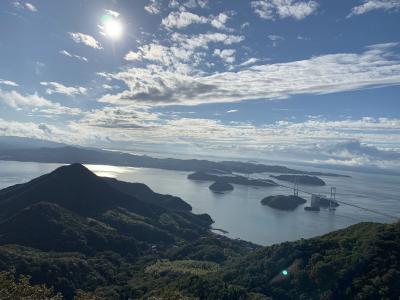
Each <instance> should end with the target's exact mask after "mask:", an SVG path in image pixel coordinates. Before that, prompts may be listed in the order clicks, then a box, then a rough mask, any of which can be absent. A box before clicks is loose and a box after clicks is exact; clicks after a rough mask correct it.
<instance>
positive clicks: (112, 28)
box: [102, 15, 123, 39]
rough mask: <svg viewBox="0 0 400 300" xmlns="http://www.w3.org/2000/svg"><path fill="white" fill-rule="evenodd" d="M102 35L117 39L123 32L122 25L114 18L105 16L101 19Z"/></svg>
mask: <svg viewBox="0 0 400 300" xmlns="http://www.w3.org/2000/svg"><path fill="white" fill-rule="evenodd" d="M102 23H103V26H102V29H103V34H104V35H105V36H107V37H109V38H111V39H119V38H120V37H121V35H122V32H123V26H122V23H121V22H120V21H119V20H117V19H116V18H114V17H112V16H109V15H106V16H104V17H103V18H102Z"/></svg>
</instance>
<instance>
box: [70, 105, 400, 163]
mask: <svg viewBox="0 0 400 300" xmlns="http://www.w3.org/2000/svg"><path fill="white" fill-rule="evenodd" d="M235 111H236V110H231V111H228V112H230V113H233V112H235ZM73 127H74V128H76V130H77V131H79V132H86V134H89V133H90V134H91V135H98V136H99V135H103V138H105V136H109V137H111V139H112V141H113V144H114V146H115V145H119V144H121V143H125V144H127V145H129V144H130V143H134V145H135V147H137V146H138V145H140V144H148V143H149V141H151V142H150V143H153V144H162V145H163V146H166V145H172V146H175V147H177V146H187V147H188V149H191V153H192V154H193V150H194V149H198V150H201V151H202V152H209V151H212V153H213V154H215V155H218V154H219V155H226V153H229V154H230V155H238V156H244V155H248V156H253V157H254V156H258V157H265V155H267V156H268V157H269V158H271V159H279V158H281V159H282V157H291V158H292V160H297V161H299V160H305V161H310V162H317V161H318V162H319V163H330V162H331V161H333V160H337V161H340V162H341V163H342V164H350V163H353V164H355V163H357V164H359V165H361V164H369V165H374V166H379V167H391V168H393V169H395V168H398V167H399V166H400V163H399V157H400V144H399V135H400V133H399V131H398V129H399V128H400V120H399V119H385V118H380V119H373V118H362V119H359V120H334V121H329V120H323V119H312V120H308V121H304V122H299V123H294V122H287V121H279V122H275V123H270V124H264V125H260V126H255V125H252V124H249V123H240V122H230V123H222V122H221V121H218V120H212V119H198V118H196V119H192V118H179V117H177V115H176V114H175V118H173V119H169V120H164V119H163V118H161V116H160V115H159V114H155V113H151V112H147V111H143V110H138V109H137V108H135V107H127V109H125V108H124V109H116V108H106V109H103V110H95V111H92V112H90V113H88V114H87V115H86V116H85V118H84V119H83V120H81V121H80V122H74V123H73ZM182 128H185V130H182ZM199 148H201V149H199Z"/></svg>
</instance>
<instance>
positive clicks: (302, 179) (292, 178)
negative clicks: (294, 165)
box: [270, 175, 326, 186]
mask: <svg viewBox="0 0 400 300" xmlns="http://www.w3.org/2000/svg"><path fill="white" fill-rule="evenodd" d="M270 176H271V177H272V178H275V179H278V180H282V181H287V182H291V183H298V184H304V185H318V186H324V185H326V183H325V181H323V180H322V179H321V178H318V177H317V176H310V175H270Z"/></svg>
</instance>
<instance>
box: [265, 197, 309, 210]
mask: <svg viewBox="0 0 400 300" xmlns="http://www.w3.org/2000/svg"><path fill="white" fill-rule="evenodd" d="M306 202H307V201H306V200H305V199H303V198H301V197H299V196H293V195H290V196H284V195H277V196H268V197H265V198H264V199H262V200H261V204H262V205H268V206H269V207H272V208H276V209H281V210H294V209H296V208H297V206H299V205H300V204H304V203H306Z"/></svg>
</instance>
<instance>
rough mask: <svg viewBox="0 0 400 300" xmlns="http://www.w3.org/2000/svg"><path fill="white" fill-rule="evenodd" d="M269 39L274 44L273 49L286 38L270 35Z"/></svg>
mask: <svg viewBox="0 0 400 300" xmlns="http://www.w3.org/2000/svg"><path fill="white" fill-rule="evenodd" d="M268 39H269V40H270V41H271V42H272V46H273V47H276V46H278V43H279V42H281V41H284V40H285V38H284V37H283V36H280V35H276V34H270V35H268Z"/></svg>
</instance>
